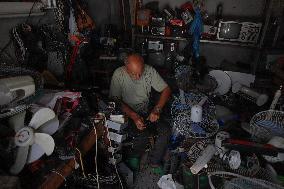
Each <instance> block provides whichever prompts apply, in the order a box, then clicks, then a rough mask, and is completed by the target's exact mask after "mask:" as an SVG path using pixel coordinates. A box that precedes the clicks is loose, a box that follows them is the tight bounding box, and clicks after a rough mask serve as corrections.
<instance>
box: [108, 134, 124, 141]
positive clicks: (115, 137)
mask: <svg viewBox="0 0 284 189" xmlns="http://www.w3.org/2000/svg"><path fill="white" fill-rule="evenodd" d="M109 139H110V140H113V141H115V142H117V143H122V142H123V141H124V140H125V139H126V134H125V135H123V134H118V133H114V132H109Z"/></svg>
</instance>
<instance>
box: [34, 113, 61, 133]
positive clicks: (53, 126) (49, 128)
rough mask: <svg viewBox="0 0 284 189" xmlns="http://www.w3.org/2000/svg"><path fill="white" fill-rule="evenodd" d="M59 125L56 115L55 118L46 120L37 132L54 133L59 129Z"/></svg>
mask: <svg viewBox="0 0 284 189" xmlns="http://www.w3.org/2000/svg"><path fill="white" fill-rule="evenodd" d="M58 127H59V120H58V118H57V117H56V116H55V118H53V119H51V120H49V121H48V122H46V123H44V124H43V125H42V126H40V127H39V128H38V129H37V130H36V132H39V133H46V134H49V135H53V134H54V133H55V132H56V131H57V129H58Z"/></svg>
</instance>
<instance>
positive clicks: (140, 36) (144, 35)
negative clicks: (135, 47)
mask: <svg viewBox="0 0 284 189" xmlns="http://www.w3.org/2000/svg"><path fill="white" fill-rule="evenodd" d="M134 36H135V37H138V38H151V39H160V40H175V41H189V40H191V38H190V37H169V36H157V35H146V34H134ZM200 42H201V43H211V44H218V45H231V46H240V47H248V48H258V46H257V45H256V44H253V43H239V42H231V41H220V40H209V39H201V40H200Z"/></svg>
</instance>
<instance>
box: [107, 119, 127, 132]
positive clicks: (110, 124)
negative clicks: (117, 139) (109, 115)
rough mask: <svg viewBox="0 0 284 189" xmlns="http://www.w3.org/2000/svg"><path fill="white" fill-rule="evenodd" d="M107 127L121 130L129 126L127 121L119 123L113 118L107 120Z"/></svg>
mask: <svg viewBox="0 0 284 189" xmlns="http://www.w3.org/2000/svg"><path fill="white" fill-rule="evenodd" d="M107 127H108V128H109V129H113V130H116V131H118V132H120V131H121V130H123V129H125V128H126V127H127V124H126V123H118V122H114V121H111V120H107Z"/></svg>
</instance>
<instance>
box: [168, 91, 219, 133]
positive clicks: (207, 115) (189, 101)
mask: <svg viewBox="0 0 284 189" xmlns="http://www.w3.org/2000/svg"><path fill="white" fill-rule="evenodd" d="M204 96H205V95H202V94H195V93H185V95H184V97H185V104H183V103H182V100H181V98H180V97H176V98H175V100H174V102H173V104H172V107H171V114H172V118H173V126H174V128H175V129H176V131H177V132H178V133H180V134H181V135H183V136H185V137H186V138H207V137H211V136H213V135H214V134H216V132H217V131H218V129H219V125H218V123H217V121H216V118H215V116H216V111H215V106H214V104H213V103H212V102H211V101H210V100H209V99H208V100H207V101H206V102H205V103H204V105H203V108H202V109H203V111H202V121H201V122H200V123H193V122H192V121H191V117H190V114H191V107H192V106H193V105H195V104H197V103H198V102H199V101H200V100H201V99H202V98H203V97H204Z"/></svg>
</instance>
